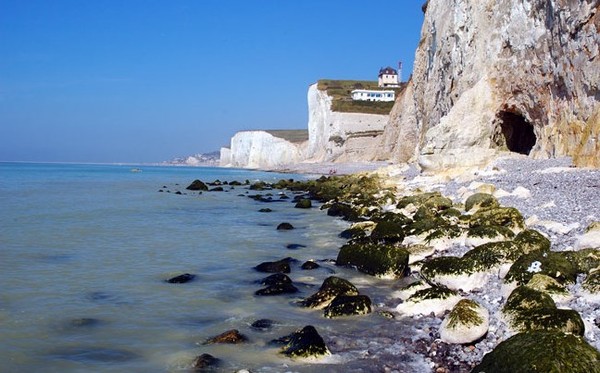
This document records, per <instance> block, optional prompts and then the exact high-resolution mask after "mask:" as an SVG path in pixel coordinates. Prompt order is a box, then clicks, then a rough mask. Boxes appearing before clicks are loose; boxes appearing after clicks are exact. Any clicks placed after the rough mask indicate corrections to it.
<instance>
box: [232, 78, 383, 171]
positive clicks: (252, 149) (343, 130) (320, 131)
mask: <svg viewBox="0 0 600 373" xmlns="http://www.w3.org/2000/svg"><path fill="white" fill-rule="evenodd" d="M307 100H308V132H307V131H306V130H303V131H302V130H296V131H284V130H281V131H242V132H238V133H236V134H235V135H234V136H233V138H232V139H231V144H230V147H229V148H222V149H221V160H220V165H221V166H224V167H240V168H263V169H273V168H280V167H283V166H285V165H291V164H296V163H301V162H360V161H369V160H371V159H373V157H374V156H375V154H376V153H377V147H378V145H379V140H378V139H379V137H380V136H381V135H382V134H383V130H384V127H385V125H386V123H387V121H388V118H389V115H383V114H364V113H346V112H336V111H332V109H331V104H332V98H331V97H330V96H329V95H328V94H327V91H325V90H320V89H319V88H318V84H317V83H315V84H313V85H311V86H310V87H309V89H308V95H307ZM300 133H305V134H306V135H305V137H306V138H302V136H299V134H300Z"/></svg>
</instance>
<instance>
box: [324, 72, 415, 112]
mask: <svg viewBox="0 0 600 373" xmlns="http://www.w3.org/2000/svg"><path fill="white" fill-rule="evenodd" d="M404 87H405V84H404V83H400V87H399V88H389V87H387V88H380V87H379V86H378V85H377V82H376V81H370V80H328V79H321V80H319V81H318V83H317V88H318V89H319V90H321V91H327V94H328V95H329V96H330V97H331V98H332V102H331V110H332V111H337V112H343V113H365V114H383V115H387V114H389V113H390V111H391V110H392V107H393V106H394V102H393V101H392V102H377V101H354V100H352V97H351V94H352V91H353V90H355V89H376V90H378V89H381V90H384V89H385V90H394V91H395V92H396V96H398V94H399V93H400V92H402V90H403V89H404Z"/></svg>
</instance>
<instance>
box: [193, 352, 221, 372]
mask: <svg viewBox="0 0 600 373" xmlns="http://www.w3.org/2000/svg"><path fill="white" fill-rule="evenodd" d="M220 362H221V360H219V359H217V358H216V357H214V356H212V355H210V354H202V355H200V356H198V357H197V358H195V359H194V362H193V363H192V369H194V371H195V372H210V371H213V370H214V369H215V368H216V367H218V366H219V364H220Z"/></svg>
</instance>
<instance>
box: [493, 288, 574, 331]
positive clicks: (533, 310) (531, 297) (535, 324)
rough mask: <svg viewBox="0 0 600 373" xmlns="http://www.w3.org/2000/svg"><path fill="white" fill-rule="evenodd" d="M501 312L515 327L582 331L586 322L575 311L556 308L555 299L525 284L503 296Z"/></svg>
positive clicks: (521, 328) (519, 329)
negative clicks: (506, 297)
mask: <svg viewBox="0 0 600 373" xmlns="http://www.w3.org/2000/svg"><path fill="white" fill-rule="evenodd" d="M502 312H503V313H504V315H505V316H506V319H507V321H508V323H509V325H510V326H511V327H512V328H513V329H515V330H517V331H520V332H522V331H527V330H558V331H562V332H565V333H573V334H577V335H583V333H584V331H585V325H584V323H583V320H582V319H581V316H580V315H579V313H578V312H577V311H574V310H570V309H558V308H556V305H555V303H554V300H552V298H551V297H550V296H549V295H548V294H546V293H543V292H541V291H537V290H534V289H532V288H529V287H527V286H519V287H517V288H516V289H515V290H514V291H513V292H512V293H511V295H510V296H509V297H508V299H507V300H506V304H505V305H504V307H503V309H502Z"/></svg>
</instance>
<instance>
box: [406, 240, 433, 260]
mask: <svg viewBox="0 0 600 373" xmlns="http://www.w3.org/2000/svg"><path fill="white" fill-rule="evenodd" d="M403 247H404V248H405V249H406V251H408V264H413V263H415V262H418V261H420V260H423V259H425V258H426V257H428V256H430V255H431V254H433V253H434V252H435V248H434V247H433V246H429V245H422V244H411V245H405V246H403Z"/></svg>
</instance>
